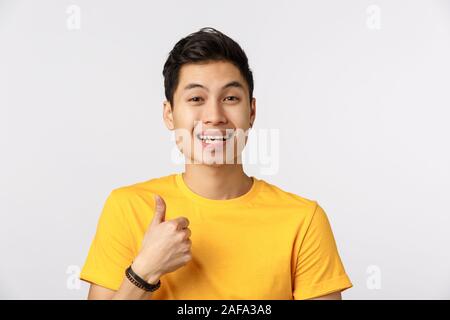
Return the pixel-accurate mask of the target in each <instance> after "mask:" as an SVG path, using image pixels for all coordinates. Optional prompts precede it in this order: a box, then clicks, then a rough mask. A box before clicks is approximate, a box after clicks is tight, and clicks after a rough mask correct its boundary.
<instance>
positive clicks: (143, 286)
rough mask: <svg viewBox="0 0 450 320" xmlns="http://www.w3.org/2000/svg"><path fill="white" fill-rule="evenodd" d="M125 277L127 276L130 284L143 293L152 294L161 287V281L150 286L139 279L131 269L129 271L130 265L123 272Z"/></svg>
mask: <svg viewBox="0 0 450 320" xmlns="http://www.w3.org/2000/svg"><path fill="white" fill-rule="evenodd" d="M125 275H126V276H127V278H128V280H130V282H131V283H132V284H134V285H135V286H136V287H138V288H140V289H143V290H145V291H150V292H153V291H155V290H156V289H158V288H159V287H160V286H161V280H158V283H157V284H151V283H148V282H147V281H145V280H144V279H142V278H141V277H139V276H138V275H137V274H136V273H135V272H134V271H133V269H131V265H130V266H129V267H128V269H127V270H126V271H125Z"/></svg>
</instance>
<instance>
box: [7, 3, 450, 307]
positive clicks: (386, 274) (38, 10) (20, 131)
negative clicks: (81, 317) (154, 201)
mask: <svg viewBox="0 0 450 320" xmlns="http://www.w3.org/2000/svg"><path fill="white" fill-rule="evenodd" d="M70 5H76V6H78V8H80V10H81V15H80V17H81V20H80V21H81V24H80V29H71V27H70V23H69V27H68V24H67V23H68V19H69V20H70V16H71V14H70V11H69V13H68V12H67V11H66V10H67V9H68V8H69V7H70ZM370 6H372V7H370ZM373 6H375V7H373ZM373 8H375V11H376V10H379V15H377V14H376V13H374V11H373V10H374V9H373ZM374 14H375V15H374ZM377 17H378V18H379V19H378V20H377ZM374 21H375V22H374ZM206 26H211V27H215V28H217V29H219V30H220V31H222V32H224V33H225V34H227V35H228V36H230V37H232V38H233V39H235V40H236V41H237V42H238V43H239V44H240V45H241V46H242V47H243V48H244V50H245V51H246V53H247V55H248V57H249V62H250V67H251V68H252V70H253V72H254V77H255V97H256V99H257V118H256V122H255V126H254V130H255V131H257V130H259V129H278V130H279V132H280V144H279V153H277V154H275V155H272V156H273V157H275V158H278V161H279V170H277V172H275V174H272V175H265V174H263V173H262V171H261V168H260V167H259V166H258V165H248V166H246V167H245V168H246V171H247V173H248V174H251V175H255V176H257V177H258V178H261V179H264V180H266V181H268V182H270V183H273V184H275V185H277V186H279V187H281V188H282V189H284V190H286V191H289V192H293V193H296V194H298V195H301V196H303V197H306V198H309V199H314V200H317V201H318V202H319V203H320V204H321V205H322V206H323V208H324V209H325V210H326V212H327V214H328V217H329V219H330V222H331V224H332V228H333V231H334V235H335V238H336V241H337V243H338V247H339V252H340V254H341V258H342V260H343V262H344V265H345V268H346V271H347V272H348V274H349V276H350V278H351V280H352V282H353V284H354V287H353V288H351V289H349V290H347V291H344V293H343V297H344V299H400V298H401V299H432V298H436V299H449V298H450V256H449V252H450V250H449V249H448V245H449V244H450V232H449V226H450V204H449V201H448V200H449V195H450V192H449V191H450V172H449V167H450V151H449V142H448V137H449V136H450V127H449V126H448V121H449V117H450V112H449V107H450V95H449V90H448V89H449V83H450V59H449V57H450V2H449V1H430V0H427V1H425V0H423V1H411V0H409V1H406V0H402V1H375V0H372V1H361V0H359V1H356V0H355V1H333V0H329V1H281V0H278V1H260V0H259V1H256V0H255V1H222V2H218V1H178V2H175V1H160V2H159V3H158V4H156V2H153V1H106V0H104V1H92V0H90V1H87V0H85V1H81V0H78V1H77V0H72V1H61V0H58V1H57V0H53V1H51V0H41V1H17V0H10V1H0V107H1V108H0V112H1V113H0V147H1V149H0V150H1V151H0V152H1V157H0V175H1V176H0V191H1V193H0V197H1V198H0V213H1V222H0V252H1V258H0V259H1V260H0V298H3V299H32V298H39V299H84V298H85V297H86V295H87V289H88V285H87V284H86V283H84V282H81V283H80V284H79V286H78V287H77V283H76V281H75V282H74V281H73V279H74V275H76V271H77V269H79V268H81V267H82V265H83V263H84V260H85V258H86V255H87V251H88V249H89V246H90V243H91V241H92V238H93V236H94V232H95V229H96V224H97V221H98V217H99V215H100V211H101V209H102V207H103V204H104V201H105V199H106V197H107V195H108V194H109V192H110V191H111V190H112V189H114V188H117V187H120V186H123V185H128V184H132V183H135V182H139V181H144V180H148V179H151V178H154V177H160V176H164V175H168V174H171V173H174V172H181V171H182V170H183V166H182V165H177V164H175V163H174V162H173V161H172V158H171V152H172V151H173V148H174V142H173V141H171V133H170V131H168V130H167V129H166V127H165V126H164V124H163V122H162V101H163V100H164V94H163V93H164V91H163V90H164V89H163V77H162V67H163V64H164V62H165V59H166V57H167V54H168V53H169V51H170V50H171V49H172V47H173V45H174V44H175V43H176V42H177V41H178V40H179V39H180V38H181V37H184V36H186V35H188V34H189V33H191V32H195V31H198V30H199V29H200V28H201V27H206ZM377 27H380V28H377ZM249 144H252V139H250V140H249ZM374 270H375V271H374ZM373 281H375V282H373ZM371 283H372V284H373V283H376V284H378V285H379V286H378V287H377V286H375V287H373V286H372V285H370V284H371Z"/></svg>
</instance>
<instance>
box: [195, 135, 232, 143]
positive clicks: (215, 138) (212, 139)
mask: <svg viewBox="0 0 450 320" xmlns="http://www.w3.org/2000/svg"><path fill="white" fill-rule="evenodd" d="M232 136H233V133H230V134H229V135H227V136H208V135H205V136H204V135H201V134H197V138H198V139H200V140H202V141H204V142H207V143H211V142H215V141H219V140H222V141H225V140H227V139H229V138H231V137H232Z"/></svg>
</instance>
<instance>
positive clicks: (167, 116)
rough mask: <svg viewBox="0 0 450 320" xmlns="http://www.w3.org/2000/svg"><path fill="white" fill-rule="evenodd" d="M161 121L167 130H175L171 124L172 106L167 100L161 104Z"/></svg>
mask: <svg viewBox="0 0 450 320" xmlns="http://www.w3.org/2000/svg"><path fill="white" fill-rule="evenodd" d="M163 120H164V123H165V124H166V127H167V129H169V130H173V129H174V128H175V125H174V123H173V112H172V106H171V104H170V102H169V101H167V100H166V101H164V102H163Z"/></svg>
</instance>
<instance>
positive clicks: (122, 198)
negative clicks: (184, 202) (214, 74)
mask: <svg viewBox="0 0 450 320" xmlns="http://www.w3.org/2000/svg"><path fill="white" fill-rule="evenodd" d="M175 175H176V174H169V175H166V176H161V177H156V178H151V179H148V180H144V181H138V182H135V183H132V184H127V185H123V186H119V187H116V188H113V189H112V191H111V192H110V194H109V198H110V199H113V200H114V201H115V202H117V203H118V204H124V203H129V202H130V201H134V200H146V201H148V202H151V203H154V199H153V196H152V195H154V194H159V195H162V194H164V193H166V192H168V191H170V190H171V189H172V188H173V184H174V182H175Z"/></svg>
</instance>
